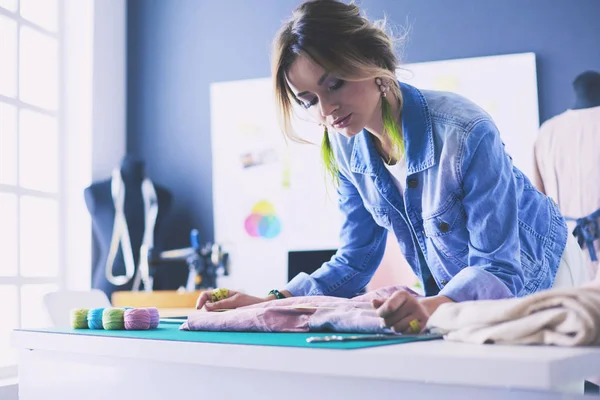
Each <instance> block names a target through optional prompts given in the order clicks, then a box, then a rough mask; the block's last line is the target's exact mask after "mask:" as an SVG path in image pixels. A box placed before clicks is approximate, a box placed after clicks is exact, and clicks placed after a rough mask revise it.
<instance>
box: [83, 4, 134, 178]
mask: <svg viewBox="0 0 600 400" xmlns="http://www.w3.org/2000/svg"><path fill="white" fill-rule="evenodd" d="M126 14H127V10H126V1H125V0H96V1H95V5H94V22H95V23H94V98H93V99H94V109H93V123H94V135H93V141H92V179H93V180H98V179H106V178H108V177H109V176H110V173H111V171H112V169H113V168H114V166H115V165H117V164H119V163H120V162H121V159H122V158H123V156H124V155H125V145H126V122H127V121H126V115H125V114H126V111H127V110H126V100H127V97H126V89H127V86H126V84H127V81H126V74H127V59H126V51H127V36H126V16H127V15H126Z"/></svg>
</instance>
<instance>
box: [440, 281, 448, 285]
mask: <svg viewBox="0 0 600 400" xmlns="http://www.w3.org/2000/svg"><path fill="white" fill-rule="evenodd" d="M440 283H441V284H442V286H446V285H447V284H448V281H441V282H440Z"/></svg>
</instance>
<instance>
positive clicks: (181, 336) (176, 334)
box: [35, 322, 435, 349]
mask: <svg viewBox="0 0 600 400" xmlns="http://www.w3.org/2000/svg"><path fill="white" fill-rule="evenodd" d="M180 326H181V324H180V323H173V322H171V323H163V322H161V324H160V325H159V326H158V328H157V329H151V330H147V331H127V330H113V331H105V330H97V329H71V328H49V329H36V330H35V331H38V332H48V333H63V334H64V333H66V334H72V335H88V336H105V337H118V338H128V339H143V340H175V341H180V342H203V343H226V344H242V345H243V344H245V345H255V346H281V347H304V348H320V349H363V348H367V347H375V346H384V345H392V344H399V343H409V342H418V341H426V340H432V339H435V338H432V337H429V336H427V335H424V336H423V337H407V338H401V337H399V338H398V339H394V340H386V341H371V342H327V343H307V342H306V339H307V338H309V337H314V336H329V335H332V334H333V333H314V332H313V333H263V332H199V331H181V330H179V327H180ZM335 335H338V336H350V335H352V336H355V335H356V334H343V333H342V334H340V333H335Z"/></svg>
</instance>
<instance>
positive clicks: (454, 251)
mask: <svg viewBox="0 0 600 400" xmlns="http://www.w3.org/2000/svg"><path fill="white" fill-rule="evenodd" d="M423 228H424V230H425V236H427V237H428V238H429V239H430V240H431V241H432V242H433V244H434V245H435V247H436V248H437V249H439V251H440V252H441V253H442V254H443V255H444V256H446V257H448V258H454V257H461V256H464V255H465V254H466V253H467V252H468V251H469V231H468V230H467V215H466V213H465V210H464V208H463V206H462V203H461V202H460V200H459V199H458V198H457V197H456V196H454V195H451V197H450V198H449V199H448V201H446V203H445V204H443V205H442V206H441V207H440V208H439V209H438V210H437V211H435V212H434V213H432V214H431V215H430V216H428V217H424V218H423Z"/></svg>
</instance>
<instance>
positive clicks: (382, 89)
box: [375, 78, 390, 97]
mask: <svg viewBox="0 0 600 400" xmlns="http://www.w3.org/2000/svg"><path fill="white" fill-rule="evenodd" d="M375 83H376V84H377V86H379V91H380V92H381V96H382V97H386V95H387V92H388V91H389V90H390V87H389V86H388V85H386V84H385V83H384V82H383V81H382V80H381V78H375Z"/></svg>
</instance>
